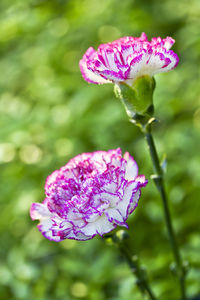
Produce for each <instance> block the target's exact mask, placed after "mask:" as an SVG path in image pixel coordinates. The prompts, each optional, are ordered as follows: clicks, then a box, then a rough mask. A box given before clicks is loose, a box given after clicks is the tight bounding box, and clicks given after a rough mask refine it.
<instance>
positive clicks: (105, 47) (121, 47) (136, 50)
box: [79, 33, 179, 85]
mask: <svg viewBox="0 0 200 300" xmlns="http://www.w3.org/2000/svg"><path fill="white" fill-rule="evenodd" d="M174 42H175V41H174V40H173V39H172V38H171V37H167V38H165V39H161V38H160V37H158V38H152V40H151V42H149V41H148V39H147V36H146V34H145V33H142V34H141V36H140V37H139V38H136V37H131V36H130V37H129V36H127V37H123V38H120V39H118V40H116V41H114V42H112V43H107V44H102V45H100V46H99V48H98V50H97V51H95V50H94V48H92V47H90V48H89V49H88V50H87V51H86V53H85V54H84V56H83V58H82V60H81V61H80V63H79V65H80V69H81V73H82V75H83V78H84V79H85V80H86V81H88V82H91V83H96V84H103V83H111V82H114V83H119V82H126V83H127V84H129V85H132V84H133V82H134V80H135V79H136V78H137V77H140V76H143V75H149V76H154V75H155V74H156V73H160V72H168V71H170V70H172V69H173V68H175V67H176V66H177V64H178V61H179V59H178V56H177V55H176V54H175V53H174V52H173V51H172V50H169V49H170V48H171V47H172V45H173V44H174Z"/></svg>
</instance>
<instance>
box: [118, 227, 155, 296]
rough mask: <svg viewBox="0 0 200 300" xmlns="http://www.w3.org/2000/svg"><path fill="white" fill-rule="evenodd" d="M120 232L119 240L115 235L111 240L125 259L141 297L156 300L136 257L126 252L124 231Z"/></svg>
mask: <svg viewBox="0 0 200 300" xmlns="http://www.w3.org/2000/svg"><path fill="white" fill-rule="evenodd" d="M122 232H123V234H121V237H120V238H119V236H117V234H116V235H113V236H112V240H113V242H114V243H115V244H116V245H117V246H118V248H119V250H120V252H121V254H122V255H123V256H124V258H125V259H126V261H127V263H128V265H129V267H130V269H131V272H132V273H133V275H135V276H136V277H137V281H136V283H137V285H138V288H139V289H140V291H141V293H142V295H144V294H147V295H148V297H149V299H150V300H156V297H155V296H154V293H153V292H152V290H151V288H150V286H149V283H148V280H147V276H146V272H145V271H144V270H143V269H142V268H141V267H140V265H139V261H138V258H137V256H131V254H130V252H129V250H128V245H127V243H126V238H127V234H126V233H124V231H122ZM118 233H120V232H118ZM124 236H125V238H124Z"/></svg>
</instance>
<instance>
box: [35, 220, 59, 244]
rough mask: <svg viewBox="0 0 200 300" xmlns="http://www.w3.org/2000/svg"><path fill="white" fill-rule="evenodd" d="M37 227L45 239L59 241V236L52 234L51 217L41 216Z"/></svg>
mask: <svg viewBox="0 0 200 300" xmlns="http://www.w3.org/2000/svg"><path fill="white" fill-rule="evenodd" d="M37 227H38V229H39V231H40V232H41V233H42V234H43V235H44V237H46V238H47V239H49V240H51V241H55V242H60V240H61V239H60V236H55V235H53V231H52V230H53V221H52V220H51V218H42V219H41V220H40V223H39V225H37Z"/></svg>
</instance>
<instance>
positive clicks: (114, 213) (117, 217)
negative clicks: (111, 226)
mask: <svg viewBox="0 0 200 300" xmlns="http://www.w3.org/2000/svg"><path fill="white" fill-rule="evenodd" d="M105 215H106V217H107V218H108V221H109V222H112V223H115V224H117V225H125V224H126V223H125V222H124V219H123V217H122V215H121V213H120V212H119V210H118V209H116V208H109V209H107V210H106V211H105ZM125 226H127V225H125Z"/></svg>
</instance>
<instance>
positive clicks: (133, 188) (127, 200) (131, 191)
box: [116, 181, 138, 219]
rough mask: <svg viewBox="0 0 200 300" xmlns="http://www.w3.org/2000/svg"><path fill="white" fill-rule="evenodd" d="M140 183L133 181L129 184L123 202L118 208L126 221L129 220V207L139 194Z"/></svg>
mask: <svg viewBox="0 0 200 300" xmlns="http://www.w3.org/2000/svg"><path fill="white" fill-rule="evenodd" d="M137 188H138V182H135V181H131V182H129V183H128V184H127V187H126V188H125V191H124V196H123V199H122V201H120V202H119V203H118V205H117V207H116V209H118V210H119V211H120V212H121V215H122V217H123V218H124V219H127V218H128V207H129V206H130V205H131V203H132V202H133V201H134V199H135V198H134V195H135V193H136V192H137Z"/></svg>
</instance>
